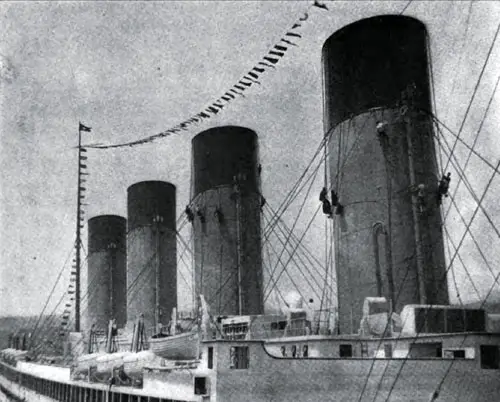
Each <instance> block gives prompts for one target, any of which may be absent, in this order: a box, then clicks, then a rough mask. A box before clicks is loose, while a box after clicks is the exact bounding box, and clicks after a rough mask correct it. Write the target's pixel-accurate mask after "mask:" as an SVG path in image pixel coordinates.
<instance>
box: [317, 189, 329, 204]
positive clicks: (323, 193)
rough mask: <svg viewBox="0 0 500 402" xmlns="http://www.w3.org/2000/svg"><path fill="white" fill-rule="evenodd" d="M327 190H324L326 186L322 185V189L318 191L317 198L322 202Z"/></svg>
mask: <svg viewBox="0 0 500 402" xmlns="http://www.w3.org/2000/svg"><path fill="white" fill-rule="evenodd" d="M327 192H328V191H327V190H326V187H323V189H322V190H321V193H319V200H320V201H321V202H323V201H324V200H325V199H326V194H327Z"/></svg>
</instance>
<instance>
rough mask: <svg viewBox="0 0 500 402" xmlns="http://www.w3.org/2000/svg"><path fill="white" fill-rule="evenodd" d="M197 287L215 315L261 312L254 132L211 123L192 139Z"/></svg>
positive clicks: (255, 139)
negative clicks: (210, 125) (215, 125)
mask: <svg viewBox="0 0 500 402" xmlns="http://www.w3.org/2000/svg"><path fill="white" fill-rule="evenodd" d="M192 153H193V164H192V166H193V182H192V189H193V191H192V193H193V197H194V198H193V200H192V202H191V204H190V205H189V206H188V209H189V211H190V212H191V214H192V215H191V220H192V224H193V233H194V247H195V289H196V294H197V295H199V294H203V295H204V296H205V298H206V300H207V303H208V304H209V305H210V309H211V313H212V314H214V315H237V314H262V313H263V310H264V309H263V295H262V256H261V227H260V215H261V202H262V196H261V194H260V186H259V182H260V179H259V171H260V169H259V164H258V139H257V134H256V133H255V132H254V131H252V130H250V129H248V128H244V127H236V126H224V127H215V128H212V129H209V130H206V131H203V132H202V133H200V134H198V135H197V136H196V137H194V138H193V140H192Z"/></svg>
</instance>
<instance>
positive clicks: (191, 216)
mask: <svg viewBox="0 0 500 402" xmlns="http://www.w3.org/2000/svg"><path fill="white" fill-rule="evenodd" d="M184 212H185V213H186V216H187V218H188V221H189V222H193V221H194V213H193V211H192V210H191V208H189V205H186V209H185V210H184Z"/></svg>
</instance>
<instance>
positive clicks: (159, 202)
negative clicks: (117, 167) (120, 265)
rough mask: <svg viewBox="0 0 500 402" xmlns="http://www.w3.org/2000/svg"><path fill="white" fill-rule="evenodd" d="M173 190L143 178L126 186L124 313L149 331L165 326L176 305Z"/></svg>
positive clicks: (163, 184)
mask: <svg viewBox="0 0 500 402" xmlns="http://www.w3.org/2000/svg"><path fill="white" fill-rule="evenodd" d="M175 193H176V189H175V186H174V185H173V184H171V183H167V182H162V181H145V182H140V183H136V184H134V185H132V186H130V187H129V188H128V198H127V204H128V233H127V251H128V253H127V291H128V297H127V314H128V320H129V323H131V322H135V320H136V319H137V318H139V317H140V316H141V315H143V317H144V325H145V328H146V329H147V330H148V331H154V328H157V327H158V324H162V325H167V324H168V323H169V321H170V319H171V315H172V310H173V308H174V307H176V306H177V247H176V218H175V214H176V198H175V197H176V194H175Z"/></svg>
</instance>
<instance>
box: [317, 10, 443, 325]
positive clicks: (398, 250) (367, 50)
mask: <svg viewBox="0 0 500 402" xmlns="http://www.w3.org/2000/svg"><path fill="white" fill-rule="evenodd" d="M427 38H428V36H427V31H426V28H425V26H424V25H423V24H422V23H421V22H419V21H418V20H415V19H413V18H408V17H402V16H380V17H374V18H369V19H365V20H361V21H358V22H355V23H353V24H351V25H348V26H346V27H344V28H342V29H341V30H339V31H337V32H336V33H335V34H333V35H332V36H331V37H330V38H329V39H328V40H327V41H326V43H325V44H324V47H323V64H324V78H325V80H324V82H325V95H326V96H325V109H324V119H325V132H326V135H327V136H328V151H329V165H330V167H329V170H330V178H331V183H330V185H331V187H332V189H333V190H334V191H336V193H337V194H338V196H339V201H340V203H341V205H342V206H343V207H344V211H343V213H342V214H340V215H338V216H336V217H335V220H334V221H335V223H334V225H335V247H336V255H337V258H336V271H337V285H338V303H339V304H338V308H339V330H340V332H341V333H354V332H357V331H358V328H359V323H360V319H361V316H362V306H363V301H364V298H365V297H368V296H385V297H387V299H388V300H391V301H392V304H393V307H394V310H395V311H396V312H399V311H400V310H401V308H402V307H403V306H404V305H405V304H411V303H427V304H447V303H448V288H447V283H446V269H445V260H444V248H443V237H442V226H441V223H442V222H441V216H440V209H439V206H438V205H437V188H438V178H439V176H440V174H441V173H442V172H438V168H437V161H436V155H435V148H434V141H433V128H432V117H431V115H430V111H431V102H430V89H429V74H428V52H427V47H428V42H427ZM419 185H423V186H420V190H419V187H418V186H419Z"/></svg>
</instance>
